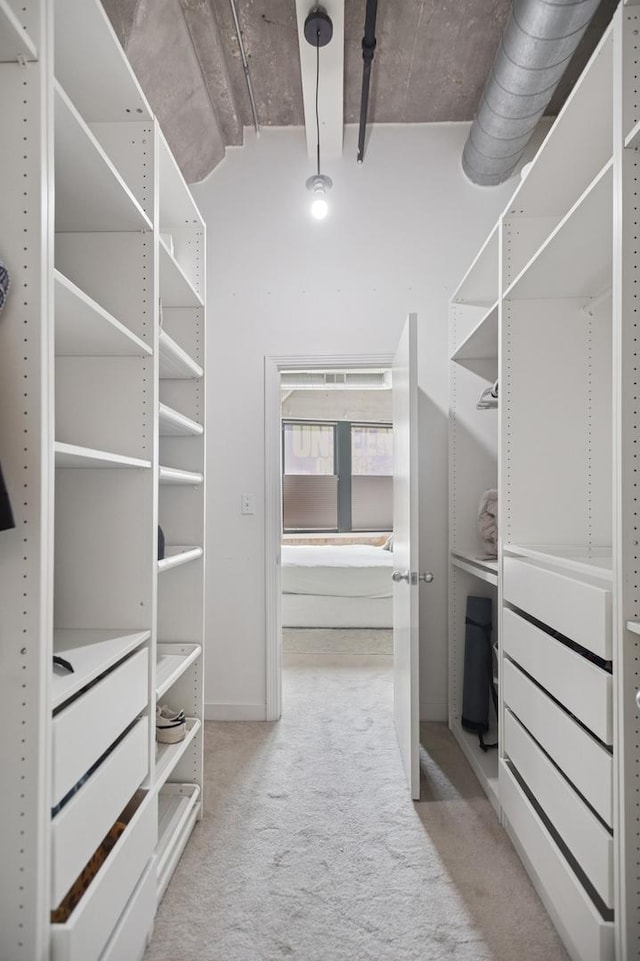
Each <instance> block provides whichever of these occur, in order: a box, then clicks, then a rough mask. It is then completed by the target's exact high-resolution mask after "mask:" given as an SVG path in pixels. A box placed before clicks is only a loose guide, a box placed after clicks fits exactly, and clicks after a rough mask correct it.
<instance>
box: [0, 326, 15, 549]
mask: <svg viewBox="0 0 640 961" xmlns="http://www.w3.org/2000/svg"><path fill="white" fill-rule="evenodd" d="M0 309H2V308H1V307H0ZM15 526H16V524H15V521H14V519H13V511H12V510H11V502H10V500H9V495H8V493H7V488H6V486H5V483H4V477H3V476H2V467H0V531H8V530H9V529H10V528H12V527H15Z"/></svg>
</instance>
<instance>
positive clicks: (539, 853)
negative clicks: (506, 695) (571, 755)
mask: <svg viewBox="0 0 640 961" xmlns="http://www.w3.org/2000/svg"><path fill="white" fill-rule="evenodd" d="M499 777H500V802H501V804H502V808H503V811H504V813H505V815H506V818H507V821H508V824H507V831H508V833H509V834H510V836H511V837H512V839H513V841H514V843H515V846H516V849H517V851H518V853H519V854H520V856H521V857H522V858H523V860H524V862H525V864H526V866H527V867H528V868H529V869H530V871H531V872H532V881H533V883H534V885H535V887H536V888H537V890H538V893H539V894H540V897H541V898H542V900H543V902H544V905H545V907H546V908H547V910H548V912H549V914H550V915H551V917H552V918H553V921H554V923H555V925H556V927H557V928H558V931H559V933H560V936H561V937H562V938H563V940H564V941H565V944H566V945H567V948H568V950H569V953H570V954H571V956H572V957H573V958H574V959H576V961H578V959H579V961H614V928H613V924H612V923H611V922H608V921H603V919H602V917H601V915H600V913H599V912H598V911H597V909H596V908H595V907H594V905H593V902H592V901H591V899H590V898H589V897H588V896H587V894H586V892H585V890H584V888H583V887H582V885H581V884H580V882H579V881H578V879H577V878H576V876H575V874H574V873H573V871H572V870H571V868H570V867H569V865H568V863H567V861H566V860H565V859H564V857H563V856H562V854H561V853H560V851H559V850H558V848H557V846H556V845H555V843H554V841H553V839H552V837H551V835H550V834H549V832H548V831H547V829H546V828H545V826H544V824H543V823H542V821H541V820H540V818H539V817H538V815H537V813H536V811H535V810H534V808H533V807H532V805H531V804H530V802H529V800H528V799H527V797H526V796H525V794H524V793H523V791H522V790H521V788H520V786H519V784H518V782H517V781H516V779H515V777H514V776H513V774H512V773H511V771H510V770H509V768H508V767H507V766H506V765H505V763H504V761H501V762H500V775H499Z"/></svg>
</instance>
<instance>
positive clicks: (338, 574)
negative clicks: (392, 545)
mask: <svg viewBox="0 0 640 961" xmlns="http://www.w3.org/2000/svg"><path fill="white" fill-rule="evenodd" d="M281 564H282V591H283V593H285V594H314V595H330V596H332V597H391V596H392V594H393V582H392V580H391V573H392V570H393V554H392V552H391V551H385V550H383V549H382V548H381V547H371V546H369V545H367V544H338V545H334V544H318V545H317V546H316V545H288V544H285V545H283V547H282V554H281Z"/></svg>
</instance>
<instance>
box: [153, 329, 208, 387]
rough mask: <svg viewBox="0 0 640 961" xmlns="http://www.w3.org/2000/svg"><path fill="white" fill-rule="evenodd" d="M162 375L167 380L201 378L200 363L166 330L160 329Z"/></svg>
mask: <svg viewBox="0 0 640 961" xmlns="http://www.w3.org/2000/svg"><path fill="white" fill-rule="evenodd" d="M159 349H160V377H161V378H163V379H166V380H176V379H178V380H199V379H200V378H201V377H202V376H203V370H202V367H201V366H200V364H198V363H196V361H195V360H194V359H193V358H192V357H190V356H189V354H187V352H186V351H185V350H183V349H182V347H180V345H179V344H177V343H176V341H175V340H173V338H172V337H170V336H169V334H168V333H167V332H166V331H165V330H161V331H160V347H159Z"/></svg>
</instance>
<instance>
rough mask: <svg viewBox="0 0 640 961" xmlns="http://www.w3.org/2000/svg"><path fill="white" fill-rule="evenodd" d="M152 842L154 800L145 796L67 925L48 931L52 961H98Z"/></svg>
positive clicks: (144, 864) (152, 848) (149, 854)
mask: <svg viewBox="0 0 640 961" xmlns="http://www.w3.org/2000/svg"><path fill="white" fill-rule="evenodd" d="M156 836H157V798H156V797H155V796H149V795H148V796H147V797H146V798H145V799H144V800H143V801H142V803H141V805H140V807H139V808H138V810H137V811H136V812H135V814H134V815H133V817H132V819H131V821H130V822H129V824H128V825H127V828H126V830H125V831H124V832H123V834H122V837H120V838H119V840H118V842H117V844H116V846H115V847H114V849H113V851H112V852H111V854H110V855H109V857H108V858H107V860H106V861H105V863H104V864H103V865H102V867H101V868H100V870H99V872H98V874H97V875H96V877H95V879H94V880H93V882H92V883H91V885H90V887H89V888H88V889H87V892H86V894H85V895H84V897H83V898H82V900H81V901H80V903H79V904H78V905H77V907H76V908H75V910H74V911H73V914H72V915H71V917H70V918H69V920H68V921H67V922H66V923H65V924H54V925H52V928H51V945H52V955H51V958H52V961H97V959H98V958H99V957H100V954H101V952H102V950H103V949H104V946H105V945H106V943H107V941H108V940H109V937H110V936H111V934H112V932H113V930H114V928H115V926H116V924H117V922H118V919H119V918H120V915H121V914H122V912H123V911H124V910H125V908H126V907H127V902H128V901H129V898H130V897H131V895H132V893H133V892H134V890H135V888H136V884H137V883H138V880H139V878H140V877H141V875H142V874H143V872H144V870H145V868H146V867H147V865H148V863H149V859H150V858H151V856H152V854H153V852H154V849H155V845H156ZM121 957H122V958H125V957H129V955H126V954H123V955H121ZM132 957H133V955H132Z"/></svg>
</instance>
